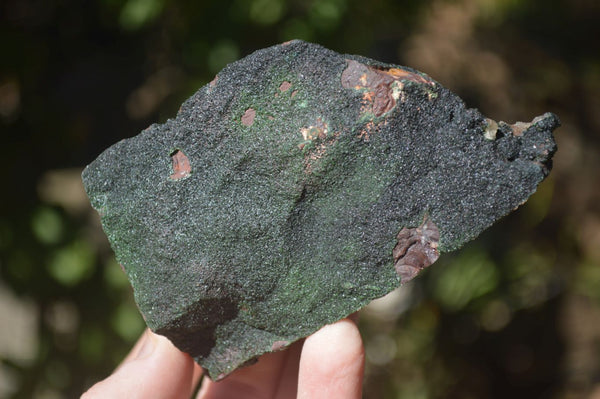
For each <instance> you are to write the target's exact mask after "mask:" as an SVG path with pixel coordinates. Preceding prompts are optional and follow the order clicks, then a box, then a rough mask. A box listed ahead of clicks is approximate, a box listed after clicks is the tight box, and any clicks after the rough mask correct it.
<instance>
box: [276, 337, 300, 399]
mask: <svg viewBox="0 0 600 399" xmlns="http://www.w3.org/2000/svg"><path fill="white" fill-rule="evenodd" d="M303 344H304V340H302V341H297V342H295V343H293V344H292V345H291V346H290V347H289V348H288V349H286V351H287V352H288V354H287V357H286V359H285V364H284V365H283V368H282V373H281V377H280V380H279V387H278V388H277V392H276V393H275V396H274V398H276V399H295V398H296V392H297V391H298V370H299V367H300V365H299V363H300V353H302V345H303Z"/></svg>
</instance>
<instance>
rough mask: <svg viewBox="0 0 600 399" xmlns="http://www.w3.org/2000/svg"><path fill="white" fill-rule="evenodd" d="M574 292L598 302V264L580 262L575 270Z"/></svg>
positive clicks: (599, 272)
mask: <svg viewBox="0 0 600 399" xmlns="http://www.w3.org/2000/svg"><path fill="white" fill-rule="evenodd" d="M573 285H574V288H575V291H576V292H578V293H580V294H582V295H585V296H587V297H589V298H593V299H595V300H596V301H599V302H600V264H598V262H595V261H593V260H588V261H584V262H582V263H581V264H580V265H579V267H578V268H576V269H575V277H574V280H573Z"/></svg>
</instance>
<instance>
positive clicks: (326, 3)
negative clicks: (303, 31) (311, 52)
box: [309, 0, 346, 31]
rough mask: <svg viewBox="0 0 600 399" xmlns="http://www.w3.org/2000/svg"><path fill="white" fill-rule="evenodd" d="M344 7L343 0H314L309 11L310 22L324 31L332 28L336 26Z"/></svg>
mask: <svg viewBox="0 0 600 399" xmlns="http://www.w3.org/2000/svg"><path fill="white" fill-rule="evenodd" d="M345 9H346V1H345V0H318V1H314V2H313V3H312V5H311V8H310V12H309V18H310V23H311V25H313V26H315V27H317V28H319V29H321V30H324V31H330V30H333V29H335V28H336V27H337V26H338V24H339V22H340V19H341V17H342V15H343V13H344V11H345Z"/></svg>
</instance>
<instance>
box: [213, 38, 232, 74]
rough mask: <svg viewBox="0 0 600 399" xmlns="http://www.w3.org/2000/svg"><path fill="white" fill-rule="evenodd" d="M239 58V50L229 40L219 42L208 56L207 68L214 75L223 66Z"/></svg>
mask: <svg viewBox="0 0 600 399" xmlns="http://www.w3.org/2000/svg"><path fill="white" fill-rule="evenodd" d="M239 57H240V50H239V48H238V46H237V44H235V42H233V41H231V40H227V39H224V40H221V41H219V42H218V43H216V44H215V45H214V46H213V47H212V48H211V49H210V51H209V54H208V67H209V69H210V70H211V72H212V73H214V74H216V73H217V72H219V71H220V70H221V69H223V67H225V65H227V64H229V63H231V62H233V61H235V60H237V59H238V58H239Z"/></svg>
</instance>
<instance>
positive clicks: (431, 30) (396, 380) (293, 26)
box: [0, 0, 600, 399]
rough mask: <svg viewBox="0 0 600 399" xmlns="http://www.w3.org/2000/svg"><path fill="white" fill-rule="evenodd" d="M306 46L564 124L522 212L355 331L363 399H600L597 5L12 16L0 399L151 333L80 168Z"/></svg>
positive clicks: (345, 6) (261, 4)
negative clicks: (294, 45) (406, 68)
mask: <svg viewBox="0 0 600 399" xmlns="http://www.w3.org/2000/svg"><path fill="white" fill-rule="evenodd" d="M293 38H300V39H305V40H308V41H313V42H317V43H320V44H322V45H325V46H326V47H329V48H331V49H334V50H336V51H338V52H342V53H354V54H361V55H365V56H369V57H371V58H376V59H379V60H382V61H386V62H392V63H397V64H403V65H410V66H412V67H415V68H417V69H420V70H422V71H424V72H426V73H428V74H429V75H431V76H432V77H433V78H434V79H436V80H438V81H439V82H441V83H442V84H444V85H445V86H447V87H449V88H451V89H453V90H454V91H456V92H457V93H458V94H459V95H461V96H462V97H463V98H464V99H465V101H466V103H467V104H468V105H469V106H471V107H477V108H480V109H481V110H482V111H483V112H484V113H485V114H486V115H487V116H489V117H491V118H494V119H496V120H504V121H507V122H511V123H512V122H514V121H518V120H522V121H530V120H531V119H532V118H533V117H534V116H536V115H538V114H541V113H543V112H545V111H552V112H555V113H556V114H558V115H559V117H560V119H561V121H562V127H561V128H560V129H559V130H558V131H557V135H556V139H557V141H558V145H559V151H558V153H557V155H556V157H555V163H554V171H553V172H552V174H551V176H550V178H549V179H548V180H546V181H545V182H544V183H543V184H542V185H541V186H540V187H539V190H538V192H537V193H536V194H535V195H534V196H533V197H532V198H531V200H530V201H529V202H528V203H527V204H526V205H524V206H523V207H521V208H520V209H519V210H518V211H517V212H515V213H513V214H511V215H510V216H508V217H507V218H505V219H503V220H502V221H501V222H500V223H498V224H497V225H496V226H494V227H493V228H492V229H490V230H489V231H487V232H486V233H484V234H483V235H482V236H481V237H480V238H478V239H477V240H475V241H473V242H472V243H470V244H469V245H467V246H466V247H465V248H463V249H462V250H460V251H458V252H457V253H455V254H450V255H446V256H443V257H442V258H441V259H440V260H439V261H438V262H437V263H436V264H435V266H433V267H432V268H430V269H428V270H427V271H426V272H424V273H423V274H422V275H421V276H420V277H419V278H418V279H416V280H415V281H413V282H412V283H410V284H408V285H406V286H404V287H403V288H402V289H400V290H398V291H395V292H393V293H392V294H390V295H389V296H388V297H386V298H384V299H382V300H377V301H375V302H374V303H373V304H372V305H370V306H369V307H368V308H367V309H366V310H365V311H363V312H362V316H361V322H360V326H361V330H362V333H363V336H364V341H365V345H366V353H367V359H368V365H367V371H366V377H365V394H364V396H365V398H377V399H379V398H384V399H386V398H411V399H421V398H422V399H426V398H432V399H433V398H467V399H468V398H506V397H511V398H569V399H571V398H573V399H575V398H600V184H599V183H600V177H599V173H600V168H599V164H600V157H599V155H600V94H599V93H600V2H598V1H597V0H545V1H533V0H532V1H527V0H448V1H445V0H406V1H395V0H371V1H359V0H306V1H303V0H213V1H193V0H188V1H175V0H79V1H78V0H3V1H1V2H0V59H1V60H2V61H1V63H0V129H1V134H2V136H1V141H0V146H1V148H2V151H1V156H0V173H1V174H0V184H1V186H2V190H1V193H2V194H1V195H0V197H1V199H0V201H1V202H0V359H1V363H0V397H2V398H34V399H55V398H56V399H58V398H73V397H78V396H79V394H80V393H81V392H82V391H83V390H85V388H86V387H88V386H90V385H91V384H92V383H93V382H95V381H97V380H99V379H101V378H103V377H105V376H106V375H107V374H108V373H109V372H110V371H111V370H112V369H113V368H114V367H115V365H116V364H117V363H118V362H119V360H120V359H121V358H122V357H123V356H124V354H125V353H126V352H127V350H128V348H130V347H131V345H132V343H133V342H134V341H135V340H136V338H137V337H138V335H139V334H140V332H141V331H142V329H143V328H144V324H143V321H142V319H141V317H140V316H139V314H138V312H137V310H136V308H135V305H134V303H133V300H132V293H131V290H130V288H129V286H128V283H127V281H126V280H125V278H124V276H123V274H122V272H121V270H120V268H119V266H118V264H117V263H116V262H115V260H114V257H113V254H112V252H111V251H110V248H109V247H108V244H107V241H106V239H105V237H104V235H103V233H102V232H101V230H100V227H99V223H98V218H97V216H96V215H95V214H94V212H93V211H92V210H91V208H90V207H89V205H88V202H87V200H86V197H85V194H84V193H83V191H82V186H81V183H80V177H79V175H80V172H81V170H82V168H83V166H85V165H86V164H87V163H89V162H90V161H91V160H92V159H94V158H95V156H96V155H97V154H99V153H100V151H102V150H103V149H104V148H106V147H107V146H109V145H110V144H112V143H114V142H116V141H118V140H120V139H122V138H125V137H130V136H133V135H135V134H137V133H138V132H139V131H141V130H142V129H143V128H145V127H146V126H148V125H149V124H151V123H153V122H162V121H164V120H166V119H167V118H169V117H173V116H174V115H175V113H176V111H177V109H178V107H179V105H180V104H181V102H182V101H183V100H184V99H186V98H187V97H188V96H189V95H191V94H192V93H193V92H194V91H195V90H197V89H198V88H199V87H201V86H202V85H204V84H206V83H207V82H209V81H210V80H211V79H212V78H213V76H214V75H215V74H216V72H218V71H219V70H220V69H221V68H222V67H223V66H225V65H226V64H227V63H229V62H232V61H234V60H236V59H238V58H240V57H243V56H244V55H247V54H249V53H251V52H252V51H254V50H256V49H259V48H263V47H266V46H269V45H272V44H276V43H278V42H282V41H285V40H289V39H293Z"/></svg>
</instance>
